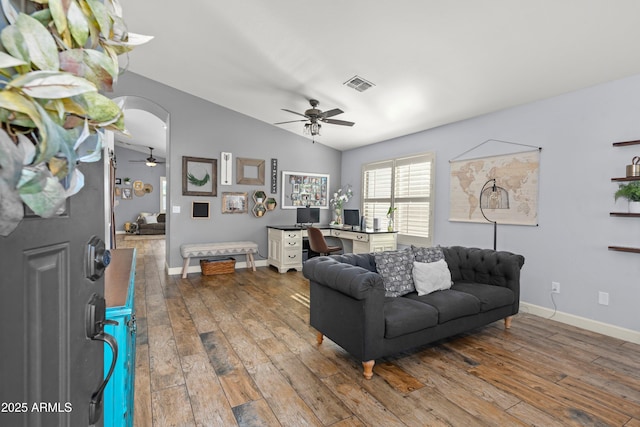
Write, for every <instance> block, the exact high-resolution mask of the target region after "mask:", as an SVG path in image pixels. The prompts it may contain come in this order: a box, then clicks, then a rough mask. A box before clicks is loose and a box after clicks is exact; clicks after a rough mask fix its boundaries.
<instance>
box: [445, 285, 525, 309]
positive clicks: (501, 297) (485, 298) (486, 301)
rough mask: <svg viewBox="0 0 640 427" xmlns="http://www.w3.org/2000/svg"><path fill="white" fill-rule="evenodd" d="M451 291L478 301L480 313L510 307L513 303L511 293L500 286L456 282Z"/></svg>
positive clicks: (513, 298)
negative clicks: (467, 295)
mask: <svg viewBox="0 0 640 427" xmlns="http://www.w3.org/2000/svg"><path fill="white" fill-rule="evenodd" d="M451 289H454V290H456V291H459V292H464V293H467V294H471V295H473V296H474V297H476V298H477V299H478V300H479V301H480V311H482V312H485V311H489V310H493V309H494V308H498V307H503V306H505V305H511V304H513V303H514V301H515V296H514V294H513V291H512V290H511V289H509V288H505V287H502V286H492V285H483V284H481V283H474V282H456V283H455V284H454V285H453V286H452V287H451Z"/></svg>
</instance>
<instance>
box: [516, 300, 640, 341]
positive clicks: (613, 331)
mask: <svg viewBox="0 0 640 427" xmlns="http://www.w3.org/2000/svg"><path fill="white" fill-rule="evenodd" d="M520 311H521V312H522V313H528V314H533V315H534V316H540V317H544V318H546V319H549V318H550V319H551V320H556V321H558V322H560V323H566V324H567V325H571V326H576V327H578V328H582V329H586V330H588V331H592V332H597V333H599V334H603V335H607V336H610V337H614V338H618V339H621V340H624V341H629V342H632V343H635V344H640V332H638V331H634V330H631V329H626V328H621V327H620V326H615V325H610V324H608V323H602V322H598V321H597V320H592V319H587V318H585V317H580V316H575V315H573V314H569V313H563V312H561V311H556V312H555V314H554V311H553V310H552V309H549V308H546V307H541V306H539V305H534V304H529V303H526V302H520ZM551 316H553V317H551Z"/></svg>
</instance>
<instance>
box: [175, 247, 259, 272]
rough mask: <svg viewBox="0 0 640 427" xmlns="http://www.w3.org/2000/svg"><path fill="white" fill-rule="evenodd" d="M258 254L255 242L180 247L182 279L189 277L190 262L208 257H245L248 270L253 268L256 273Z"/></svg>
mask: <svg viewBox="0 0 640 427" xmlns="http://www.w3.org/2000/svg"><path fill="white" fill-rule="evenodd" d="M254 253H258V244H257V243H255V242H220V243H189V244H184V245H180V254H181V255H182V258H184V264H183V265H182V278H183V279H184V278H186V277H187V269H188V268H189V260H190V259H191V258H201V257H206V256H222V255H245V256H246V257H247V268H249V266H251V267H252V269H253V271H256V263H255V261H254V260H253V254H254Z"/></svg>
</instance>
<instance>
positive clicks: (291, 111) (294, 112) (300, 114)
mask: <svg viewBox="0 0 640 427" xmlns="http://www.w3.org/2000/svg"><path fill="white" fill-rule="evenodd" d="M282 111H286V112H288V113H293V114H297V115H298V116H302V117H307V116H305V115H304V114H302V113H298V112H296V111H293V110H287V109H286V108H283V109H282ZM307 118H308V117H307Z"/></svg>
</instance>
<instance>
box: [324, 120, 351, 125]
mask: <svg viewBox="0 0 640 427" xmlns="http://www.w3.org/2000/svg"><path fill="white" fill-rule="evenodd" d="M322 121H323V122H324V123H330V124H332V125H340V126H353V125H355V123H354V122H347V121H346V120H336V119H323V120H322Z"/></svg>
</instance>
